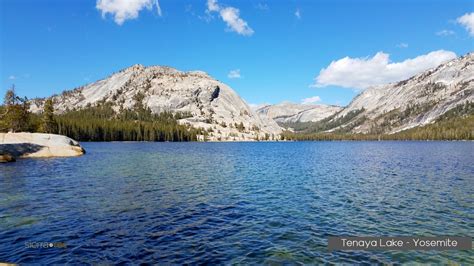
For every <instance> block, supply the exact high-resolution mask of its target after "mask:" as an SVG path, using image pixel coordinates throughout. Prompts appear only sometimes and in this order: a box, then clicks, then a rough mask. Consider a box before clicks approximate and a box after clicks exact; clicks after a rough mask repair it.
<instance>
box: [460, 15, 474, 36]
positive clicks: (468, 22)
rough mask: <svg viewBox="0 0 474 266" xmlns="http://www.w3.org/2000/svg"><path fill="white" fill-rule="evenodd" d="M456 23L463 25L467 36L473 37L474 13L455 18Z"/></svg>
mask: <svg viewBox="0 0 474 266" xmlns="http://www.w3.org/2000/svg"><path fill="white" fill-rule="evenodd" d="M456 22H457V23H459V24H461V25H463V26H464V27H465V28H466V30H467V31H468V32H469V35H471V36H473V37H474V12H472V13H466V14H464V16H461V17H459V18H457V19H456Z"/></svg>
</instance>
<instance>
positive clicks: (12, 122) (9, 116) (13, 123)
mask: <svg viewBox="0 0 474 266" xmlns="http://www.w3.org/2000/svg"><path fill="white" fill-rule="evenodd" d="M4 105H5V106H4V109H5V111H4V113H3V114H2V115H1V119H2V123H1V124H2V125H3V127H4V128H5V130H6V131H9V132H18V131H26V130H28V129H29V128H28V127H29V115H30V114H29V109H30V104H29V103H28V99H27V98H26V97H25V98H20V97H18V96H17V95H16V93H15V86H12V87H11V88H10V89H9V90H7V92H6V93H5V99H4Z"/></svg>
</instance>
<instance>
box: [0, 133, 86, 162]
mask: <svg viewBox="0 0 474 266" xmlns="http://www.w3.org/2000/svg"><path fill="white" fill-rule="evenodd" d="M84 153H85V150H84V149H83V148H82V147H81V146H80V145H79V143H78V142H77V141H75V140H73V139H70V138H68V137H66V136H62V135H55V134H43V133H25V132H22V133H0V154H1V156H0V157H1V158H3V159H4V160H5V161H7V160H8V158H13V159H14V158H41V157H71V156H80V155H83V154H84ZM1 158H0V159H1Z"/></svg>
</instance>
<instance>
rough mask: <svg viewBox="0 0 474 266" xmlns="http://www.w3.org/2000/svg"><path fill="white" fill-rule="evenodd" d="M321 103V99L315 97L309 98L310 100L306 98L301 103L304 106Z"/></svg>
mask: <svg viewBox="0 0 474 266" xmlns="http://www.w3.org/2000/svg"><path fill="white" fill-rule="evenodd" d="M320 101H321V97H319V96H313V97H309V98H304V99H303V100H301V103H302V104H312V103H317V102H320Z"/></svg>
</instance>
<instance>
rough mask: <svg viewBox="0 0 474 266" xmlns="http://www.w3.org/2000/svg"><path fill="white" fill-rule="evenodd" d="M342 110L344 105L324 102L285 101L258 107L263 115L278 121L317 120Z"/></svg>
mask: <svg viewBox="0 0 474 266" xmlns="http://www.w3.org/2000/svg"><path fill="white" fill-rule="evenodd" d="M341 110H342V107H340V106H335V105H324V104H297V103H291V102H283V103H279V104H273V105H266V106H263V107H260V108H258V109H257V113H258V114H259V115H261V116H268V117H270V118H271V119H273V120H275V121H276V122H278V123H297V122H317V121H320V120H322V119H324V118H326V117H329V116H331V115H333V114H335V113H337V112H339V111H341Z"/></svg>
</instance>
